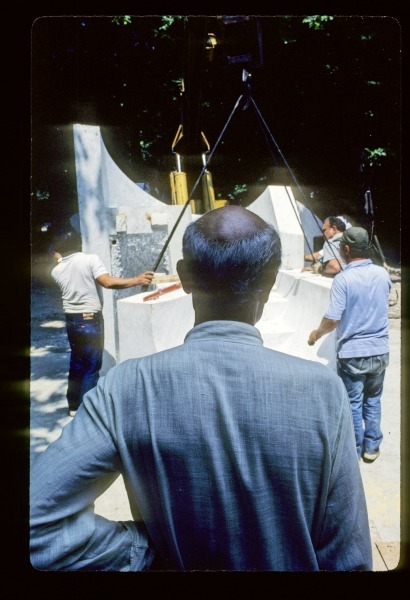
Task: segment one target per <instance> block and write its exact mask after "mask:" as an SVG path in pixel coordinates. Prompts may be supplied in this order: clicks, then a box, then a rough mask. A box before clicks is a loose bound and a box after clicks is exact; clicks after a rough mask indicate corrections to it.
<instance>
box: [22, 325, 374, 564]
mask: <svg viewBox="0 0 410 600" xmlns="http://www.w3.org/2000/svg"><path fill="white" fill-rule="evenodd" d="M119 473H122V474H123V475H124V479H125V482H126V487H127V490H128V496H129V500H130V506H131V510H132V514H133V517H134V521H127V522H119V523H117V522H112V521H108V520H106V519H104V518H102V517H100V516H96V515H95V514H94V507H93V502H94V500H95V499H96V498H97V497H98V496H99V495H100V494H101V493H103V492H104V490H105V489H106V488H107V487H108V486H109V485H110V484H111V483H112V481H113V480H114V479H115V478H116V477H117V476H118V474H119ZM144 524H145V525H144ZM145 527H146V529H145ZM150 546H152V547H154V548H155V549H156V550H157V552H158V553H159V555H160V556H161V558H162V560H163V561H164V563H165V564H166V565H167V567H169V568H170V569H174V570H200V571H206V570H228V571H229V570H232V571H238V570H245V571H254V570H256V571H298V570H302V571H314V570H320V569H323V570H342V571H344V570H346V571H349V570H371V568H372V552H371V542H370V532H369V523H368V515H367V508H366V501H365V496H364V490H363V485H362V480H361V475H360V471H359V465H358V460H357V454H356V447H355V441H354V433H353V426H352V418H351V412H350V405H349V400H348V397H347V394H346V391H345V388H344V385H343V383H342V381H341V379H340V378H339V377H338V376H337V375H336V374H335V373H334V372H332V371H331V370H330V369H328V368H327V367H326V366H324V365H322V364H320V363H318V362H312V361H307V360H304V359H301V358H297V357H294V356H289V355H286V354H283V353H281V352H277V351H274V350H271V349H268V348H265V347H264V346H263V342H262V338H261V335H260V333H259V331H258V330H257V329H256V328H255V327H252V326H251V325H247V324H245V323H239V322H234V321H211V322H206V323H203V324H201V325H198V326H196V327H194V328H193V329H192V330H191V331H190V332H189V333H188V334H187V336H186V339H185V342H184V343H183V344H182V345H181V346H179V347H176V348H173V349H170V350H166V351H163V352H158V353H156V354H153V355H151V356H146V357H143V358H138V359H130V360H127V361H125V362H123V363H121V364H119V365H117V366H116V367H114V368H112V369H111V370H110V371H109V372H108V373H107V375H106V376H105V377H102V378H101V379H100V380H99V382H98V385H97V386H96V387H95V388H94V389H93V390H90V391H89V392H88V393H87V394H86V395H85V396H84V400H83V403H82V405H81V406H80V408H79V410H78V412H77V415H76V416H75V417H74V419H73V420H72V422H71V423H69V424H68V425H66V426H65V427H64V429H63V431H62V434H61V436H60V437H59V438H58V439H57V440H56V441H55V442H53V443H52V444H50V445H49V447H48V448H47V449H46V450H45V451H44V452H43V453H42V454H40V455H39V456H38V458H37V459H36V460H35V462H34V464H33V466H32V475H31V553H32V554H31V557H32V562H33V564H34V565H35V566H36V567H37V568H40V569H67V570H75V569H79V568H82V569H104V570H121V571H128V570H139V569H144V568H146V567H148V566H149V565H150V563H151V560H152V554H151V552H150Z"/></svg>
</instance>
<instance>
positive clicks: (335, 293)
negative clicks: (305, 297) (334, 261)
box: [324, 273, 347, 321]
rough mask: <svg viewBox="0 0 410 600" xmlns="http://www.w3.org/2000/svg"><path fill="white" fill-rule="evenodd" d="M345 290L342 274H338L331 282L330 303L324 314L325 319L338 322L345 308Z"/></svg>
mask: <svg viewBox="0 0 410 600" xmlns="http://www.w3.org/2000/svg"><path fill="white" fill-rule="evenodd" d="M346 299H347V290H346V282H345V280H344V277H343V274H342V273H339V274H338V275H337V277H335V278H334V279H333V281H332V286H331V288H330V301H329V306H328V308H327V311H326V312H325V315H324V316H325V317H326V319H333V320H335V321H340V319H341V318H342V315H343V313H344V311H345V308H346Z"/></svg>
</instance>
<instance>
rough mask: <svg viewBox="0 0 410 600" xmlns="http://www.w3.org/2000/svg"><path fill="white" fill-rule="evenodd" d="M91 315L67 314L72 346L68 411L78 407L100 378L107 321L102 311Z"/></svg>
mask: <svg viewBox="0 0 410 600" xmlns="http://www.w3.org/2000/svg"><path fill="white" fill-rule="evenodd" d="M86 314H88V315H90V314H93V316H92V318H89V317H87V316H84V315H83V314H82V313H80V314H72V313H66V315H65V317H66V326H67V336H68V341H69V343H70V348H71V356H70V370H69V373H68V388H67V402H68V408H69V410H77V409H78V407H79V406H80V404H81V402H82V399H83V396H84V394H85V393H86V392H88V390H90V389H91V388H93V387H94V386H95V385H96V384H97V381H98V377H99V372H100V369H101V365H102V354H103V349H104V321H103V317H102V314H101V313H100V312H99V313H86Z"/></svg>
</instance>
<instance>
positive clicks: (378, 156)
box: [364, 148, 387, 167]
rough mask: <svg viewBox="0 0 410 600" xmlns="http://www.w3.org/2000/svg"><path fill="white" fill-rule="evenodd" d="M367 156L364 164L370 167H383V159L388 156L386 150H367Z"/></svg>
mask: <svg viewBox="0 0 410 600" xmlns="http://www.w3.org/2000/svg"><path fill="white" fill-rule="evenodd" d="M365 152H367V156H365V157H364V163H365V164H367V165H368V166H370V167H380V166H381V165H382V159H383V158H384V157H386V156H387V152H386V148H374V150H370V148H365Z"/></svg>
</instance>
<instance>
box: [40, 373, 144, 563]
mask: <svg viewBox="0 0 410 600" xmlns="http://www.w3.org/2000/svg"><path fill="white" fill-rule="evenodd" d="M103 383H104V377H102V378H100V380H99V382H98V384H97V386H96V387H95V388H93V389H92V390H90V391H89V392H88V393H87V394H86V395H85V396H84V399H83V402H82V404H81V406H80V408H79V410H78V412H77V415H76V416H75V418H74V419H73V420H72V421H71V422H70V423H68V424H67V425H66V426H65V427H64V428H63V431H62V433H61V435H60V437H59V438H58V439H57V440H56V441H54V442H52V443H51V444H50V445H49V446H48V447H47V448H46V450H45V451H44V452H42V453H41V454H40V455H38V457H37V458H36V459H35V460H34V461H33V465H32V469H31V477H30V553H31V554H30V556H31V563H32V565H33V566H34V567H36V568H37V569H40V570H41V569H46V570H96V571H98V570H104V571H142V570H145V569H146V568H148V567H149V566H150V565H151V563H152V560H153V557H154V553H153V550H152V549H151V547H150V544H149V537H148V534H147V531H146V529H145V526H144V524H143V523H142V522H135V521H110V520H108V519H106V518H104V517H102V516H99V515H96V514H95V512H94V501H95V500H96V499H97V498H98V497H99V496H100V495H101V494H102V493H103V492H104V491H105V490H106V489H107V488H108V487H109V486H110V485H111V484H112V483H113V482H114V481H115V479H116V478H117V477H118V476H119V474H120V471H121V464H120V458H119V456H118V451H117V448H116V444H115V440H114V439H113V436H112V433H111V431H110V428H109V427H108V424H109V420H110V417H109V414H108V410H107V408H106V403H105V399H104V387H103Z"/></svg>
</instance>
